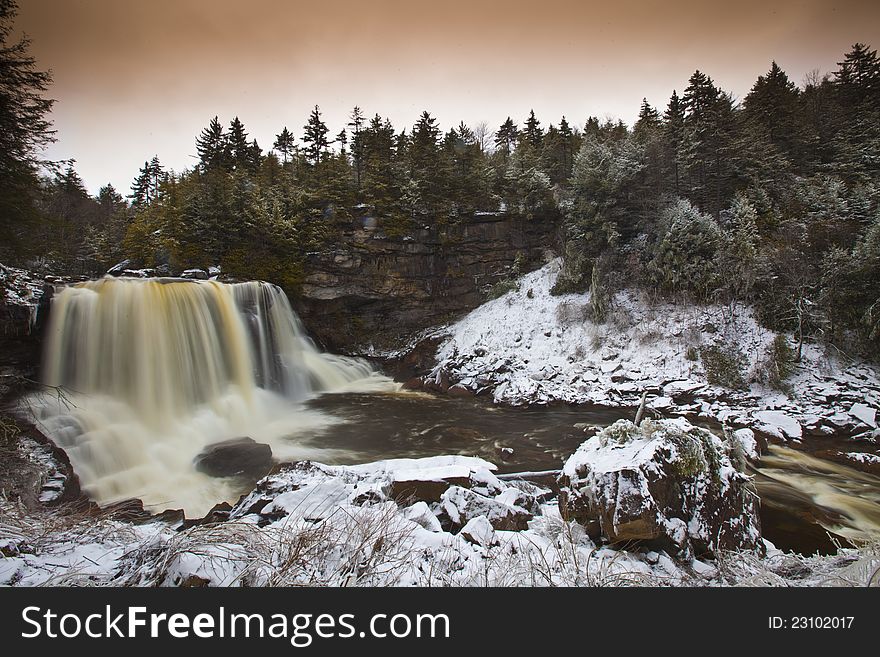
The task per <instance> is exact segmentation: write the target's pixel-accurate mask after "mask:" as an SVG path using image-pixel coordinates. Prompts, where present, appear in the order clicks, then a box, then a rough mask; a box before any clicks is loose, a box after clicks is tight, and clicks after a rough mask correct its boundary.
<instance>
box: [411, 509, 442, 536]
mask: <svg viewBox="0 0 880 657" xmlns="http://www.w3.org/2000/svg"><path fill="white" fill-rule="evenodd" d="M403 517H404V518H406V519H407V520H412V521H413V522H414V523H416V524H418V525H420V526H421V527H422V528H423V529H427V530H428V531H429V532H440V531H443V527H441V526H440V521H439V520H437V516H435V515H434V514H433V513H431V508H430V507H429V506H428V505H427V504H425V503H424V502H416V503H415V504H413V505H412V506H410V507H407V508H406V509H404V511H403Z"/></svg>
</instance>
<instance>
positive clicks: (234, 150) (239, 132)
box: [226, 116, 252, 169]
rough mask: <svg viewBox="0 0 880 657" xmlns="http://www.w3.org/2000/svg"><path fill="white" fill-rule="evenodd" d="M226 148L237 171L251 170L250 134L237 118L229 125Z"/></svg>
mask: <svg viewBox="0 0 880 657" xmlns="http://www.w3.org/2000/svg"><path fill="white" fill-rule="evenodd" d="M226 148H227V152H228V153H229V158H230V161H231V162H232V166H233V168H235V169H239V168H245V169H247V168H249V167H250V165H251V153H252V152H251V143H250V142H249V141H248V133H247V131H246V130H245V128H244V124H243V123H242V122H241V120H240V119H239V118H238V117H237V116H236V117H235V118H234V119H232V123H230V124H229V134H228V135H227V137H226Z"/></svg>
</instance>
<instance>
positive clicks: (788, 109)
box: [743, 61, 799, 158]
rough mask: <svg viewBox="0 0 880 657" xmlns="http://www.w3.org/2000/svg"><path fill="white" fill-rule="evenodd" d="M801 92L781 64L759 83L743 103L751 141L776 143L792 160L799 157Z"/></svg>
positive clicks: (759, 80) (763, 76) (771, 66)
mask: <svg viewBox="0 0 880 657" xmlns="http://www.w3.org/2000/svg"><path fill="white" fill-rule="evenodd" d="M798 95H799V94H798V90H797V87H795V85H794V83H793V82H792V81H791V80H789V79H788V76H787V75H786V74H785V71H783V70H782V69H781V68H779V66H778V65H777V63H776V62H775V61H774V62H773V63H772V64H771V65H770V71H769V72H768V73H767V74H766V75H762V76H760V77H758V80H757V82H755V85H754V86H753V87H752V89H751V91H750V92H749V93H748V95H747V96H746V97H745V99H744V101H743V119H744V121H745V123H746V126H747V128H748V129H749V132H750V133H751V134H750V135H749V138H750V139H753V140H754V139H760V140H761V141H763V142H765V143H769V144H772V146H773V147H774V148H776V149H777V150H778V151H779V152H780V153H782V154H784V155H786V156H787V157H790V158H795V157H797V156H798V155H799V135H798V126H797V121H798V117H797V109H798Z"/></svg>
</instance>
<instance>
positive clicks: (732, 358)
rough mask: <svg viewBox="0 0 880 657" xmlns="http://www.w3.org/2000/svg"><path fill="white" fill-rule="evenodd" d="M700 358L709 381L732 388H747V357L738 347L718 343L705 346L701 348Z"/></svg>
mask: <svg viewBox="0 0 880 657" xmlns="http://www.w3.org/2000/svg"><path fill="white" fill-rule="evenodd" d="M700 358H701V359H702V361H703V367H705V368H706V379H707V380H708V381H709V383H711V384H712V385H716V386H721V387H723V388H729V389H731V390H741V389H742V388H745V377H744V376H743V370H744V369H745V366H746V357H745V356H744V355H743V353H742V352H741V351H740V350H739V349H738V348H737V347H735V346H733V345H718V344H716V345H710V346H708V347H703V348H702V349H700Z"/></svg>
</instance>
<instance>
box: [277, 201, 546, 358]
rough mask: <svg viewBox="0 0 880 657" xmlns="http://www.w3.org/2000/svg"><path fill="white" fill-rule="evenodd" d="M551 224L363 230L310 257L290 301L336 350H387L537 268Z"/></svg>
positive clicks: (486, 219) (501, 221) (472, 221)
mask: <svg viewBox="0 0 880 657" xmlns="http://www.w3.org/2000/svg"><path fill="white" fill-rule="evenodd" d="M556 228H557V226H556V224H555V223H554V222H552V221H541V220H536V221H526V220H522V219H519V218H513V217H509V216H506V215H494V214H493V215H479V216H476V217H473V218H469V219H466V220H464V221H462V223H460V224H457V225H455V226H449V227H446V228H443V229H437V228H426V229H424V230H421V231H419V232H418V233H417V234H415V235H414V236H413V237H407V238H403V239H401V238H388V237H385V236H384V235H382V234H380V233H378V232H377V231H376V230H375V229H372V228H370V227H369V226H366V227H364V228H360V229H358V230H355V231H353V232H352V233H349V234H347V235H346V236H345V237H344V239H343V243H342V245H341V246H339V247H337V248H336V249H335V250H332V251H327V252H322V253H319V254H313V255H312V256H311V257H310V258H309V261H308V263H307V276H306V280H305V283H304V285H303V286H302V292H301V294H300V295H299V296H298V298H297V299H295V300H294V305H295V306H296V310H297V312H298V313H299V314H300V316H301V317H302V319H303V321H304V322H305V324H306V327H307V328H308V330H309V332H310V334H312V335H313V336H315V337H316V338H317V339H318V340H319V341H320V342H321V343H322V344H323V346H324V347H326V348H327V349H329V350H331V351H335V352H347V353H357V352H364V351H365V350H368V349H369V347H370V346H372V347H374V348H376V349H379V350H384V349H390V348H394V347H396V346H398V345H399V344H400V342H401V340H403V339H404V338H405V337H407V336H409V335H412V334H413V333H415V332H417V331H419V330H422V329H424V328H427V327H429V326H433V325H436V324H440V323H442V322H445V321H449V320H450V319H452V318H455V317H457V316H458V315H460V314H462V313H464V312H466V311H469V310H472V309H473V308H475V307H476V306H478V305H479V304H480V303H482V302H483V301H485V300H486V289H487V288H488V287H490V286H491V285H493V284H495V283H497V282H498V281H500V280H502V279H504V278H505V277H507V276H509V275H510V274H511V272H512V269H513V267H514V263H515V262H516V261H517V258H519V260H520V263H521V264H522V266H523V268H524V269H525V268H532V267H533V266H536V265H538V264H541V263H543V260H544V257H545V252H546V251H547V249H548V248H551V247H552V246H553V245H554V243H555V237H556Z"/></svg>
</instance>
